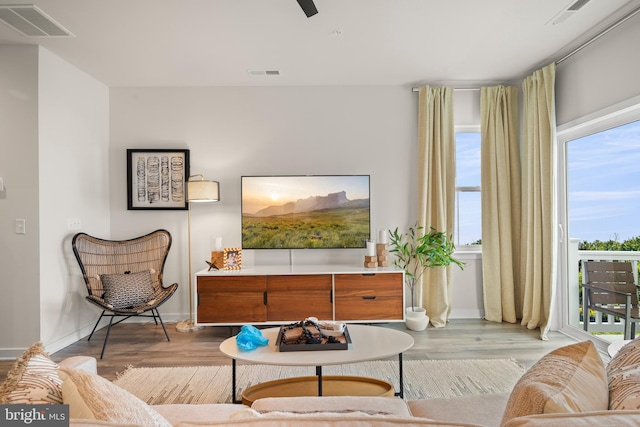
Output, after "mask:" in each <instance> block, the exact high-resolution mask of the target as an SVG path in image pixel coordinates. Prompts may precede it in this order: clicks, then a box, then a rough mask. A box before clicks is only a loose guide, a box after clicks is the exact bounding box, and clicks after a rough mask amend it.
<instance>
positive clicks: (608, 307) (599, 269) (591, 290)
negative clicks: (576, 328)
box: [582, 261, 640, 340]
mask: <svg viewBox="0 0 640 427" xmlns="http://www.w3.org/2000/svg"><path fill="white" fill-rule="evenodd" d="M582 266H583V271H582V275H583V280H582V281H583V282H584V283H583V285H582V313H583V314H582V317H583V319H584V320H583V325H584V330H585V331H588V329H589V310H590V309H591V310H596V311H600V312H602V313H606V314H607V315H608V316H613V317H619V318H620V319H621V320H623V321H624V339H625V340H630V339H633V338H635V335H636V323H638V322H640V308H639V307H638V286H637V285H636V283H635V279H634V275H633V269H632V264H631V263H630V262H624V261H583V264H582Z"/></svg>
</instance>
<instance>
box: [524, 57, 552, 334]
mask: <svg viewBox="0 0 640 427" xmlns="http://www.w3.org/2000/svg"><path fill="white" fill-rule="evenodd" d="M555 71H556V67H555V64H550V65H548V66H546V67H544V68H542V69H541V70H538V71H536V72H535V73H533V75H531V76H530V77H527V78H526V79H525V80H524V82H523V83H522V90H523V109H524V111H523V127H524V129H523V140H522V153H523V156H522V193H523V196H524V197H523V203H522V232H523V234H522V247H521V250H522V254H521V265H520V268H521V275H522V279H521V280H522V283H523V284H524V295H523V308H522V324H523V325H526V326H527V328H529V329H535V328H537V327H539V328H540V337H541V338H542V339H544V340H546V339H547V331H548V329H549V317H550V315H551V305H552V302H553V289H554V280H555V259H556V258H555V248H556V245H555V241H554V236H555V229H554V221H553V215H554V204H553V200H554V197H553V171H554V168H553V165H554V162H555V155H554V153H555V127H556V123H555V89H554V87H555Z"/></svg>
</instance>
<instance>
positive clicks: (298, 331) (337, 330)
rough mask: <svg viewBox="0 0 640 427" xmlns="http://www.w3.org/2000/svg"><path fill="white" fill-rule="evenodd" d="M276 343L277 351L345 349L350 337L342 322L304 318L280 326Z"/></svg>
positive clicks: (349, 342)
mask: <svg viewBox="0 0 640 427" xmlns="http://www.w3.org/2000/svg"><path fill="white" fill-rule="evenodd" d="M324 327H327V328H331V329H325V328H324ZM276 343H277V346H278V350H279V351H314V350H316V351H317V350H347V349H348V348H349V345H350V344H351V337H350V336H349V330H348V329H347V326H346V325H345V324H344V323H342V324H336V323H334V322H314V321H310V320H304V321H302V322H296V323H292V324H291V325H287V326H281V327H280V331H279V332H278V338H277V339H276Z"/></svg>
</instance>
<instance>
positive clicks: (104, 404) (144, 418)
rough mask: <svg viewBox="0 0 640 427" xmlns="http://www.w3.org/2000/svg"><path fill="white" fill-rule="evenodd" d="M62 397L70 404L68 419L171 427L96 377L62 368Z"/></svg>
mask: <svg viewBox="0 0 640 427" xmlns="http://www.w3.org/2000/svg"><path fill="white" fill-rule="evenodd" d="M60 377H61V378H62V396H63V400H64V403H65V404H68V405H69V417H70V418H81V419H89V420H102V421H111V422H114V423H131V424H140V425H143V426H158V427H170V426H171V424H170V423H169V421H167V420H166V419H165V418H163V417H162V415H160V414H159V413H158V412H156V411H155V410H154V409H153V408H151V407H150V406H149V405H147V404H146V403H144V402H143V401H142V400H140V399H138V398H137V397H136V396H134V395H133V394H131V393H129V392H128V391H126V390H124V389H122V388H120V387H118V386H117V385H115V384H113V383H112V382H110V381H108V380H106V379H104V378H102V377H101V376H99V375H95V374H91V373H89V372H84V371H81V370H78V369H71V368H61V369H60Z"/></svg>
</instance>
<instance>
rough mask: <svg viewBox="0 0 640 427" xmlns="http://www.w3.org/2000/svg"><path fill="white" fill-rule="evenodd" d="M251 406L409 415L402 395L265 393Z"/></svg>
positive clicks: (266, 410) (305, 411) (291, 410)
mask: <svg viewBox="0 0 640 427" xmlns="http://www.w3.org/2000/svg"><path fill="white" fill-rule="evenodd" d="M251 409H253V410H255V411H257V412H259V413H261V414H265V413H269V412H282V413H290V414H309V415H311V414H317V413H332V412H333V413H339V412H340V413H347V412H361V413H364V414H369V415H373V414H376V415H399V416H405V417H406V416H410V415H411V412H409V408H408V406H407V404H406V403H405V402H404V401H403V400H402V399H396V398H390V397H379V396H365V397H360V396H322V397H317V396H298V397H268V398H262V399H257V400H256V401H255V402H253V404H252V405H251Z"/></svg>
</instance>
